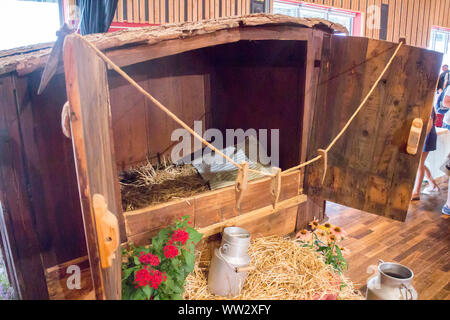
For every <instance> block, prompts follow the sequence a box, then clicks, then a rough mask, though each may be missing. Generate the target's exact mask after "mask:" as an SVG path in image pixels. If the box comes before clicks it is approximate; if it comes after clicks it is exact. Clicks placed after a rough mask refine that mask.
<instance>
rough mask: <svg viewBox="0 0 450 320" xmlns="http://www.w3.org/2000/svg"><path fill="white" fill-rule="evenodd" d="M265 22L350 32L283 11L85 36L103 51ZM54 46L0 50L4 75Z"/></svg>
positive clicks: (39, 64)
mask: <svg viewBox="0 0 450 320" xmlns="http://www.w3.org/2000/svg"><path fill="white" fill-rule="evenodd" d="M262 25H289V26H294V27H299V28H314V29H320V30H323V31H325V32H328V33H333V32H340V33H348V32H347V29H346V28H345V27H343V26H342V25H340V24H336V23H333V22H330V21H327V20H324V19H308V18H307V19H302V18H294V17H289V16H285V15H280V14H275V15H270V14H251V15H247V16H240V17H225V18H219V19H214V20H206V21H199V22H183V23H177V24H175V23H171V24H164V25H160V26H149V27H140V28H130V29H126V30H120V31H115V32H110V33H99V34H91V35H87V36H86V37H85V38H86V39H87V40H89V41H91V42H92V43H93V44H95V46H97V47H98V48H99V49H101V50H110V49H113V48H119V47H123V46H130V45H137V44H141V43H145V44H150V45H151V44H156V43H159V42H162V41H167V40H172V39H180V38H189V37H193V36H197V35H202V34H208V33H214V32H216V31H219V30H225V29H234V28H240V27H253V26H262ZM52 45H53V43H44V44H37V45H31V46H26V47H20V48H16V49H11V50H4V51H0V75H1V74H5V73H9V72H13V71H16V72H17V73H18V74H19V75H25V74H28V73H31V72H33V71H35V70H37V69H39V68H43V67H44V65H45V63H46V61H47V58H48V55H49V54H50V51H51V48H52Z"/></svg>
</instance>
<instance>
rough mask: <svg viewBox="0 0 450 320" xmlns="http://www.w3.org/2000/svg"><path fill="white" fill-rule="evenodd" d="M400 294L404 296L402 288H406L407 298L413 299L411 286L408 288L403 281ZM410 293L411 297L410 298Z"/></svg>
mask: <svg viewBox="0 0 450 320" xmlns="http://www.w3.org/2000/svg"><path fill="white" fill-rule="evenodd" d="M399 289H400V294H401V295H402V297H403V291H402V289H405V300H413V294H412V291H411V289H410V288H408V287H407V286H405V285H404V284H403V283H402V284H401V285H400V288H399ZM408 295H409V298H408Z"/></svg>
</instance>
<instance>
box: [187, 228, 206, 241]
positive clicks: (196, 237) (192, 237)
mask: <svg viewBox="0 0 450 320" xmlns="http://www.w3.org/2000/svg"><path fill="white" fill-rule="evenodd" d="M186 232H187V233H189V240H188V241H193V242H194V243H198V242H199V241H200V240H202V237H203V234H201V233H200V232H198V231H197V230H195V229H194V228H192V227H187V228H186Z"/></svg>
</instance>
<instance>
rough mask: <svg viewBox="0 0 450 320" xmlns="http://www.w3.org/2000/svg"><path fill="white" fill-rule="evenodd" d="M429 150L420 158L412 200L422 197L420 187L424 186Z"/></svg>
mask: <svg viewBox="0 0 450 320" xmlns="http://www.w3.org/2000/svg"><path fill="white" fill-rule="evenodd" d="M427 156H428V151H426V152H423V153H422V157H421V158H420V164H419V169H418V170H417V175H416V183H415V184H414V189H413V193H412V196H411V199H412V200H418V198H420V188H421V187H422V181H423V176H424V175H425V160H426V159H427Z"/></svg>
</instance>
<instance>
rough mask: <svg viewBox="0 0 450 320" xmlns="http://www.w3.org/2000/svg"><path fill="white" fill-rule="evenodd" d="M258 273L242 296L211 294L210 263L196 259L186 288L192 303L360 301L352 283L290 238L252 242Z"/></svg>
mask: <svg viewBox="0 0 450 320" xmlns="http://www.w3.org/2000/svg"><path fill="white" fill-rule="evenodd" d="M249 254H250V256H251V258H252V264H253V265H255V266H256V270H254V271H251V272H249V273H248V277H247V280H246V281H245V284H244V288H243V289H242V292H241V294H240V295H239V296H236V297H232V298H225V297H220V296H215V295H212V294H211V293H210V292H209V290H208V287H207V273H208V265H209V261H201V259H197V261H196V265H195V269H194V272H193V273H192V274H190V275H189V276H188V278H187V279H186V285H185V296H184V298H185V299H189V300H218V299H230V300H319V299H336V298H337V299H342V300H360V299H363V297H362V295H361V294H360V293H358V292H357V291H356V290H355V289H354V287H353V284H352V283H351V282H350V281H349V280H347V279H346V278H345V277H343V276H340V275H338V274H337V273H336V272H335V271H334V270H333V268H332V267H331V266H330V265H327V264H325V263H324V261H323V258H322V256H321V255H320V254H318V253H317V252H315V251H313V250H311V249H309V248H303V247H301V246H300V245H299V244H298V243H297V242H295V241H293V240H290V239H288V238H281V237H275V236H274V237H266V238H258V239H256V240H254V241H253V242H252V245H251V246H250V249H249Z"/></svg>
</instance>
